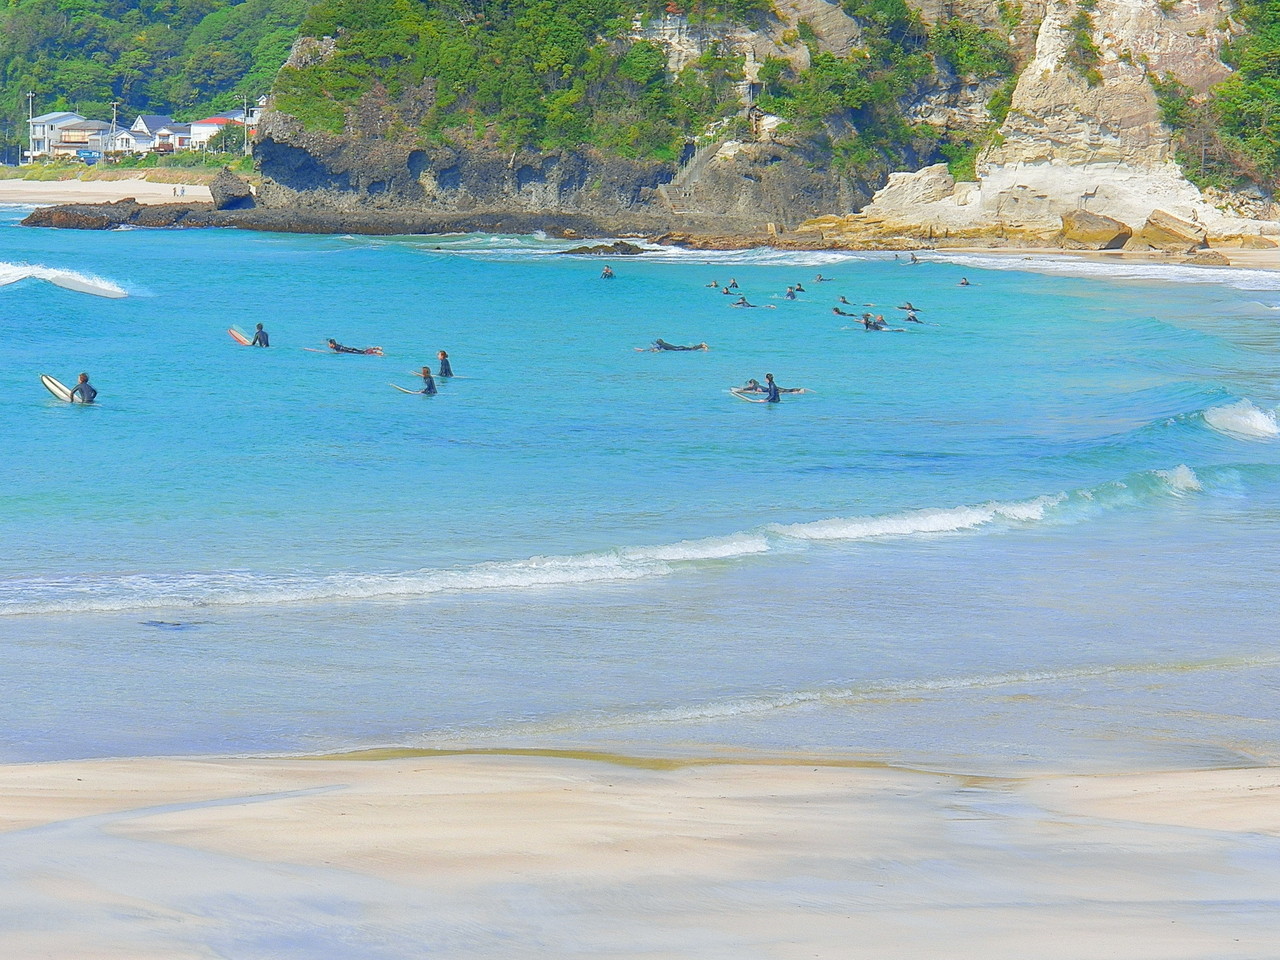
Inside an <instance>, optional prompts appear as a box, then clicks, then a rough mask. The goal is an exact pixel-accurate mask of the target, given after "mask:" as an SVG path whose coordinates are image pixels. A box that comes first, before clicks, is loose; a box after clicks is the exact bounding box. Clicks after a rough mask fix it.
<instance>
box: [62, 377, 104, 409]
mask: <svg viewBox="0 0 1280 960" xmlns="http://www.w3.org/2000/svg"><path fill="white" fill-rule="evenodd" d="M76 394H79V395H80V402H81V403H93V399H94V397H96V396H97V395H98V391H97V390H95V389H93V385H92V384H90V383H89V375H88V374H87V373H82V374H80V379H79V380H77V381H76V385H75V386H74V387H72V388H71V396H70V397H68V398H67V399H68V400H70V401H71V402H72V403H75V402H76Z"/></svg>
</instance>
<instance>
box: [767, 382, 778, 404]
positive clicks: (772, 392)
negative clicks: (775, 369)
mask: <svg viewBox="0 0 1280 960" xmlns="http://www.w3.org/2000/svg"><path fill="white" fill-rule="evenodd" d="M764 389H765V392H766V393H768V394H769V395H768V396H767V397H765V398H764V399H765V402H766V403H777V402H779V401H780V400H781V399H782V398H781V397H780V396H778V385H777V384H776V383H774V382H773V381H772V380H766V381H765V384H764Z"/></svg>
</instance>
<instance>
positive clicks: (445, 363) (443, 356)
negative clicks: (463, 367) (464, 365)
mask: <svg viewBox="0 0 1280 960" xmlns="http://www.w3.org/2000/svg"><path fill="white" fill-rule="evenodd" d="M436 359H437V360H439V361H440V376H442V377H452V376H453V367H451V366H450V365H449V355H448V354H447V353H445V352H444V351H443V350H441V351H440V352H439V353H437V354H436Z"/></svg>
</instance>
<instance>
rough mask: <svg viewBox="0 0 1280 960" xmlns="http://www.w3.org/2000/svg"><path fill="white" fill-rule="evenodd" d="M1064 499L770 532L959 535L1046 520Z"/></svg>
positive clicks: (843, 536) (808, 536)
mask: <svg viewBox="0 0 1280 960" xmlns="http://www.w3.org/2000/svg"><path fill="white" fill-rule="evenodd" d="M1064 499H1065V497H1064V495H1061V494H1058V495H1054V496H1046V497H1036V498H1035V499H1033V500H1024V501H1021V502H1012V503H987V504H982V505H980V506H962V507H949V508H927V509H923V510H909V511H906V512H904V513H892V514H887V515H884V516H879V517H836V518H833V519H830V520H814V521H811V522H809V523H792V524H778V525H774V526H771V527H769V528H768V529H769V530H770V531H771V532H774V533H776V534H778V535H779V536H783V537H789V538H791V539H795V540H871V539H879V538H881V537H909V536H919V535H922V534H924V535H928V534H943V533H957V532H960V531H962V530H972V529H974V528H975V527H981V526H985V525H986V524H989V523H992V522H994V521H998V520H1007V521H1012V522H1015V523H1033V522H1036V521H1039V520H1043V519H1044V516H1045V511H1046V510H1047V509H1048V508H1050V507H1052V506H1055V505H1057V504H1059V503H1061V502H1062V501H1063V500H1064Z"/></svg>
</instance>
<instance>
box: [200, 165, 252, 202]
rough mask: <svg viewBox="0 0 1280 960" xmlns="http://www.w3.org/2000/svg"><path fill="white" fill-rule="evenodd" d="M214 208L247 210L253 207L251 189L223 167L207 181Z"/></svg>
mask: <svg viewBox="0 0 1280 960" xmlns="http://www.w3.org/2000/svg"><path fill="white" fill-rule="evenodd" d="M209 194H210V195H211V196H212V197H213V209H215V210H248V209H250V208H252V207H253V205H254V201H253V190H252V189H251V188H250V186H249V184H248V183H246V182H245V181H244V180H241V179H240V178H239V177H237V176H236V175H235V174H234V173H232V172H231V171H230V170H227V169H226V168H225V167H224V168H223V169H222V170H219V171H218V175H217V176H216V177H214V178H213V180H212V181H211V182H210V183H209Z"/></svg>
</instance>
